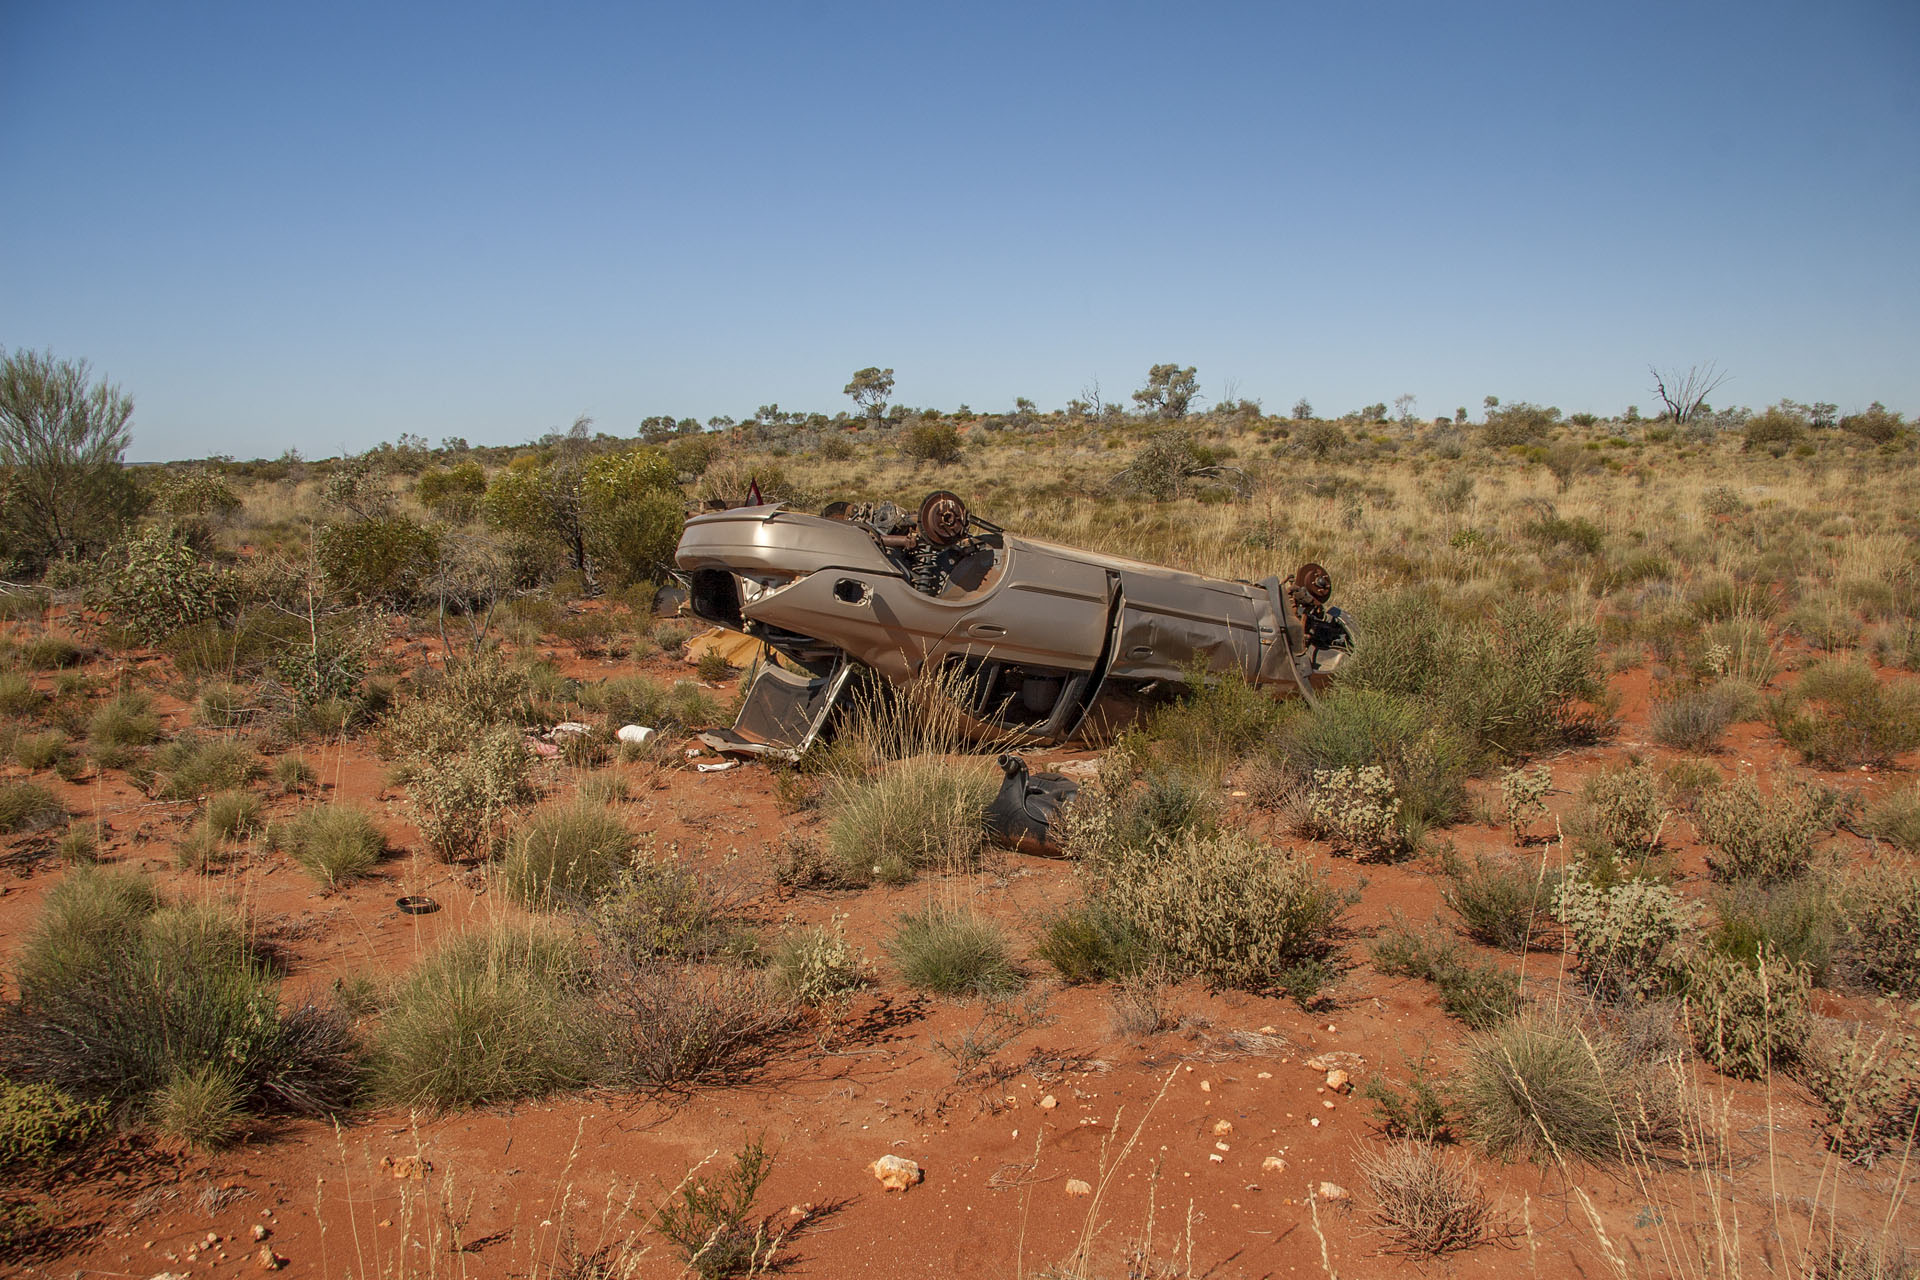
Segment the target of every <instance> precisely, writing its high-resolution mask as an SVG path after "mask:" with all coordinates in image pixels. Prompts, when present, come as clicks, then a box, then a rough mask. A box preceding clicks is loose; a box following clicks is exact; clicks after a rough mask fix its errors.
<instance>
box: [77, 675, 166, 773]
mask: <svg viewBox="0 0 1920 1280" xmlns="http://www.w3.org/2000/svg"><path fill="white" fill-rule="evenodd" d="M159 737H160V718H159V717H158V716H156V715H154V714H153V699H152V698H149V697H148V696H147V695H146V694H144V693H140V692H138V691H135V690H129V691H127V692H125V693H121V694H118V695H116V696H115V697H114V698H112V699H111V700H109V701H108V702H106V703H104V704H102V705H101V707H100V709H99V710H98V711H96V712H94V713H93V716H92V718H90V719H89V720H88V721H87V741H88V742H89V743H91V744H92V746H93V749H94V754H95V756H97V757H99V758H100V762H101V763H102V764H103V765H106V766H107V767H108V768H114V767H117V766H115V765H112V764H108V759H107V758H108V756H109V754H110V753H115V752H119V753H125V752H126V751H128V750H130V749H131V748H134V747H144V746H148V745H150V744H151V743H153V742H156V741H158V740H159Z"/></svg>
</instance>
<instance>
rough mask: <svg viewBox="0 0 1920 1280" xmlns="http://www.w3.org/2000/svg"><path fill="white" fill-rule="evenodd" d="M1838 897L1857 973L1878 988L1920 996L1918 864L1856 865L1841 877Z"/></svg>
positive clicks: (1919, 891)
mask: <svg viewBox="0 0 1920 1280" xmlns="http://www.w3.org/2000/svg"><path fill="white" fill-rule="evenodd" d="M1840 902H1841V913H1842V915H1843V918H1844V919H1845V921H1846V927H1847V941H1848V945H1849V948H1850V950H1851V951H1852V953H1853V960H1854V963H1855V964H1856V965H1857V966H1858V967H1859V969H1860V971H1861V973H1862V974H1863V975H1864V976H1865V977H1866V978H1867V979H1868V980H1869V981H1871V982H1872V983H1873V984H1874V985H1875V986H1877V987H1879V988H1880V989H1881V990H1882V991H1887V992H1893V993H1896V994H1899V995H1903V996H1920V870H1915V869H1914V868H1911V867H1895V866H1888V865H1885V864H1878V865H1869V866H1865V867H1862V868H1860V869H1859V870H1858V871H1857V872H1855V873H1854V875H1853V876H1852V877H1851V878H1850V879H1849V880H1848V881H1847V882H1846V885H1845V887H1844V888H1843V889H1842V891H1841V897H1840Z"/></svg>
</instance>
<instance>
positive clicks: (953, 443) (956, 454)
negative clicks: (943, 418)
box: [900, 422, 961, 466]
mask: <svg viewBox="0 0 1920 1280" xmlns="http://www.w3.org/2000/svg"><path fill="white" fill-rule="evenodd" d="M900 452H901V453H902V454H903V455H904V456H906V457H908V458H910V459H912V460H913V461H915V462H931V463H933V464H934V465H935V466H945V465H947V464H949V463H954V462H958V461H960V457H961V445H960V432H959V431H958V430H957V429H956V428H955V427H953V426H952V425H951V424H950V423H945V422H922V423H918V424H916V425H914V426H911V427H908V428H907V429H906V431H905V432H904V433H903V435H902V436H901V440H900Z"/></svg>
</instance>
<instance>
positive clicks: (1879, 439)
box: [1840, 400, 1904, 444]
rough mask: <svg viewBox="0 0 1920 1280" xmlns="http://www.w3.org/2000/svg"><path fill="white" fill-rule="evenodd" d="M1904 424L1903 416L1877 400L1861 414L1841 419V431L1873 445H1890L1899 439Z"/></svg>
mask: <svg viewBox="0 0 1920 1280" xmlns="http://www.w3.org/2000/svg"><path fill="white" fill-rule="evenodd" d="M1903 426H1904V424H1903V423H1902V421H1901V415H1900V414H1898V413H1895V412H1893V411H1892V410H1890V409H1888V408H1887V407H1886V406H1885V405H1883V404H1881V403H1880V402H1879V401H1878V400H1875V401H1874V402H1873V403H1872V404H1870V405H1868V406H1867V408H1866V409H1865V410H1864V411H1862V412H1860V413H1850V414H1848V415H1847V416H1846V417H1844V418H1842V419H1840V429H1841V430H1842V431H1849V432H1852V433H1853V434H1854V435H1857V436H1859V437H1860V438H1861V439H1863V440H1867V441H1869V442H1871V443H1873V444H1889V443H1891V442H1892V441H1894V440H1897V439H1899V437H1900V432H1901V430H1902V429H1903Z"/></svg>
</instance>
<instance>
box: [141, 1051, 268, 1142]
mask: <svg viewBox="0 0 1920 1280" xmlns="http://www.w3.org/2000/svg"><path fill="white" fill-rule="evenodd" d="M150 1110H151V1114H152V1117H153V1126H154V1128H156V1129H158V1130H159V1131H160V1132H161V1133H164V1134H166V1135H167V1136H169V1137H172V1138H178V1139H179V1140H180V1141H182V1142H186V1143H190V1144H191V1145H193V1146H196V1147H219V1146H224V1145H226V1144H227V1143H228V1142H230V1141H232V1140H233V1138H234V1137H235V1136H236V1135H237V1134H238V1133H239V1131H240V1128H241V1126H242V1125H243V1124H244V1123H245V1121H246V1092H245V1090H243V1089H242V1088H241V1087H240V1082H239V1081H238V1080H236V1079H235V1078H234V1077H233V1075H232V1074H231V1073H230V1072H228V1071H227V1070H226V1069H225V1068H223V1067H220V1066H215V1065H210V1064H201V1065H198V1066H191V1067H189V1066H180V1067H175V1068H174V1071H173V1074H172V1075H171V1076H170V1077H168V1079H167V1082H166V1083H165V1084H163V1085H161V1086H160V1088H159V1090H158V1091H157V1092H156V1093H155V1094H154V1095H153V1103H152V1106H151V1108H150Z"/></svg>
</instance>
